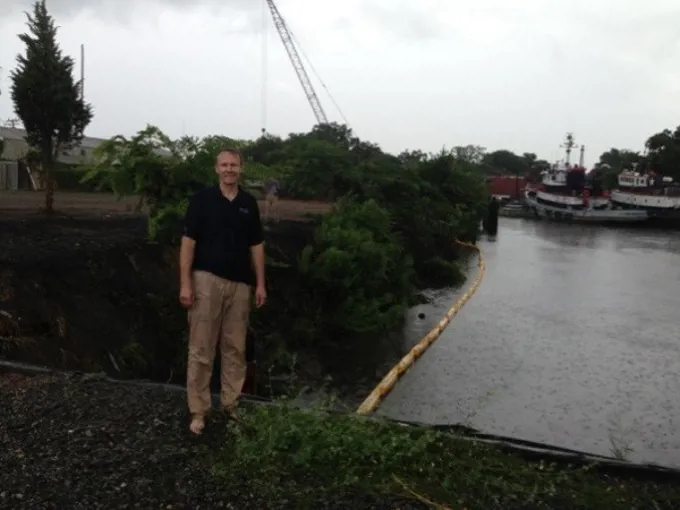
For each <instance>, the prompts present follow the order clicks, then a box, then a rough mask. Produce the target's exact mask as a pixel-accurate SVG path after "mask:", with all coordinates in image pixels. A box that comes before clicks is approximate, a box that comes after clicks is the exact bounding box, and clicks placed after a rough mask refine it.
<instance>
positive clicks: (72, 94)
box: [10, 0, 92, 213]
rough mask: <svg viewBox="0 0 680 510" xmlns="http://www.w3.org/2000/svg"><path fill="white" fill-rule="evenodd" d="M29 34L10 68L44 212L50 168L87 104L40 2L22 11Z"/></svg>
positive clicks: (73, 140) (75, 135)
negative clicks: (40, 180)
mask: <svg viewBox="0 0 680 510" xmlns="http://www.w3.org/2000/svg"><path fill="white" fill-rule="evenodd" d="M26 17H27V18H28V21H27V23H26V24H27V25H28V29H29V33H27V34H20V35H19V39H20V40H21V41H22V42H23V43H24V44H25V45H26V53H25V55H17V67H16V68H15V69H14V70H13V71H12V73H11V75H10V77H11V79H12V88H11V93H12V101H13V102H14V111H15V112H16V114H17V116H18V117H19V118H20V119H21V121H22V123H23V125H24V129H25V130H26V141H27V142H28V144H29V146H30V147H32V148H34V149H35V150H37V151H38V153H39V154H40V163H41V167H42V171H43V172H44V176H45V185H46V193H45V210H46V212H48V213H51V212H52V210H53V205H54V167H55V164H56V161H57V157H58V155H59V154H60V152H61V151H63V150H65V149H69V148H71V147H73V146H75V145H77V144H78V143H79V142H80V141H81V140H82V138H83V132H84V130H85V128H86V127H87V125H88V124H89V123H90V121H91V120H92V107H91V106H90V105H89V104H87V103H85V102H84V99H83V98H82V97H81V94H80V83H79V82H76V81H75V80H74V78H73V67H74V61H73V59H72V58H71V57H69V56H65V55H63V54H62V51H61V49H60V48H59V45H58V44H57V28H56V26H55V24H54V19H53V18H52V16H50V15H49V13H48V12H47V6H46V5H45V0H42V1H38V2H36V3H35V4H33V13H32V14H29V13H26Z"/></svg>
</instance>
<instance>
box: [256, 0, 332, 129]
mask: <svg viewBox="0 0 680 510" xmlns="http://www.w3.org/2000/svg"><path fill="white" fill-rule="evenodd" d="M266 2H267V6H268V7H269V12H271V15H272V19H273V20H274V26H275V27H276V30H277V32H278V33H279V36H280V37H281V42H283V46H284V47H285V48H286V52H287V53H288V58H290V62H291V64H293V68H294V69H295V73H296V74H297V77H298V79H299V80H300V84H301V85H302V88H303V90H304V91H305V95H306V96H307V101H309V105H310V106H311V107H312V110H313V111H314V116H315V117H316V122H317V123H318V124H328V117H326V112H325V111H324V109H323V106H321V102H320V101H319V97H318V96H317V95H316V91H315V90H314V86H313V85H312V82H311V80H310V79H309V75H308V74H307V71H306V70H305V66H304V65H303V64H302V59H301V58H300V55H299V54H298V52H297V49H296V48H295V44H294V42H293V38H292V36H291V33H290V31H289V30H288V27H287V26H286V22H285V21H284V19H283V17H282V16H281V13H280V12H279V9H278V8H277V7H276V4H275V3H274V0H266Z"/></svg>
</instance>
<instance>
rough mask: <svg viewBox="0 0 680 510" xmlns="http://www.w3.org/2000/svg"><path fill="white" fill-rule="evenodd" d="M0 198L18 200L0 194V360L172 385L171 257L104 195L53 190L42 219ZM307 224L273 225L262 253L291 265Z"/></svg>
mask: <svg viewBox="0 0 680 510" xmlns="http://www.w3.org/2000/svg"><path fill="white" fill-rule="evenodd" d="M28 195H31V197H32V200H33V201H35V200H36V199H35V197H36V196H37V197H38V198H40V196H41V195H39V194H36V193H32V194H31V193H29V194H28ZM81 195H82V197H81V198H80V199H79V200H75V201H71V202H68V201H67V200H66V199H67V198H68V197H71V198H73V197H76V198H77V197H80V196H81ZM7 196H13V197H14V198H13V199H12V200H16V199H17V198H16V197H17V196H18V195H17V194H14V193H9V194H5V193H0V358H2V357H4V358H8V359H13V360H20V361H26V362H32V363H38V364H43V365H48V366H52V367H59V368H66V369H75V370H83V371H100V370H104V371H106V372H108V373H111V374H119V375H121V376H136V377H149V378H153V379H156V380H170V379H172V380H181V379H182V378H183V365H184V361H185V360H184V358H185V354H186V350H185V349H186V318H185V314H184V312H183V310H182V309H181V307H180V306H179V304H178V302H177V253H176V250H171V249H167V248H163V247H161V246H159V245H154V244H150V243H148V242H146V233H147V230H146V223H147V221H146V218H145V217H144V216H143V215H136V214H133V213H130V212H126V211H125V209H126V206H125V204H122V205H120V204H118V202H116V201H115V200H113V199H112V198H111V197H110V196H109V197H108V199H107V198H106V196H105V195H102V196H101V197H98V196H95V197H92V196H87V194H58V195H57V197H56V200H55V203H56V205H57V207H58V213H57V214H55V215H54V216H53V217H50V218H47V217H45V216H44V215H42V214H40V213H38V212H36V209H35V208H33V207H32V206H35V204H34V203H33V202H28V203H26V202H24V204H23V205H24V207H23V208H21V207H19V206H18V205H16V204H15V205H14V206H11V207H10V206H8V204H9V203H10V202H11V200H9V201H8V200H7V199H6V198H7ZM116 204H118V206H116ZM298 209H300V210H305V209H304V206H298ZM298 214H300V213H299V211H298ZM310 227H311V225H308V224H305V223H301V222H286V221H282V222H281V223H280V224H279V225H278V226H277V227H276V228H274V229H272V230H271V231H269V232H268V239H267V242H268V249H269V251H270V253H272V254H274V255H275V257H276V258H277V259H279V260H281V259H283V260H288V261H290V262H294V260H295V254H296V253H297V252H298V251H299V250H300V249H301V247H302V246H304V244H305V243H307V242H308V241H309V239H310V236H311V233H312V229H311V228H310ZM275 277H276V275H275V274H274V273H272V278H275ZM272 284H274V285H276V282H274V281H273V282H272Z"/></svg>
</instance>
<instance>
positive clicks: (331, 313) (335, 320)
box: [299, 199, 413, 335]
mask: <svg viewBox="0 0 680 510" xmlns="http://www.w3.org/2000/svg"><path fill="white" fill-rule="evenodd" d="M412 268H413V261H412V260H411V258H410V257H409V256H408V254H406V253H405V252H404V249H403V247H402V246H401V245H400V243H399V241H398V239H397V238H396V236H395V235H394V234H393V232H392V230H391V220H390V215H389V213H388V212H387V211H386V210H385V209H383V208H382V207H380V206H379V205H378V204H377V202H375V201H374V200H368V201H366V202H363V203H359V202H356V201H354V200H352V199H345V200H343V201H341V202H340V203H339V204H338V206H337V207H336V209H335V210H334V211H333V212H331V213H330V214H328V215H326V216H325V217H324V218H323V220H322V222H321V225H320V226H319V227H318V229H317V231H316V236H315V240H314V243H313V244H310V245H308V246H307V247H306V248H305V249H304V250H303V252H302V254H301V255H300V264H299V270H300V273H301V276H302V278H303V280H304V283H305V286H306V287H307V290H308V292H307V296H308V297H309V299H310V300H311V301H312V302H314V303H316V304H317V306H318V307H319V313H320V314H323V315H324V316H325V317H324V320H323V323H324V324H325V325H326V327H327V328H328V329H330V330H333V331H336V332H338V333H340V332H342V333H345V332H346V333H354V334H360V335H366V334H377V333H380V332H385V331H386V330H389V329H392V328H394V327H395V326H396V325H397V324H398V323H399V322H400V321H401V320H402V319H403V316H404V312H405V310H406V307H407V305H408V301H409V297H410V295H411V293H412V292H413V287H412V285H411V281H412V278H411V277H412V273H413V269H412Z"/></svg>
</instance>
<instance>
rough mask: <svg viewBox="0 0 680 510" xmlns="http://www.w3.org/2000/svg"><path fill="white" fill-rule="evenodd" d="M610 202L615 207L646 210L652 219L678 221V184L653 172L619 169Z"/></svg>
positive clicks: (679, 200) (679, 215) (679, 191)
mask: <svg viewBox="0 0 680 510" xmlns="http://www.w3.org/2000/svg"><path fill="white" fill-rule="evenodd" d="M611 201H612V205H613V206H614V207H615V208H616V209H621V210H629V211H646V212H647V213H648V214H649V216H650V218H652V219H668V220H680V183H677V182H674V181H673V178H672V177H664V176H662V175H659V174H657V173H655V172H648V173H640V172H636V171H625V172H621V173H620V174H619V177H618V187H617V188H616V189H613V190H612V192H611Z"/></svg>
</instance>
